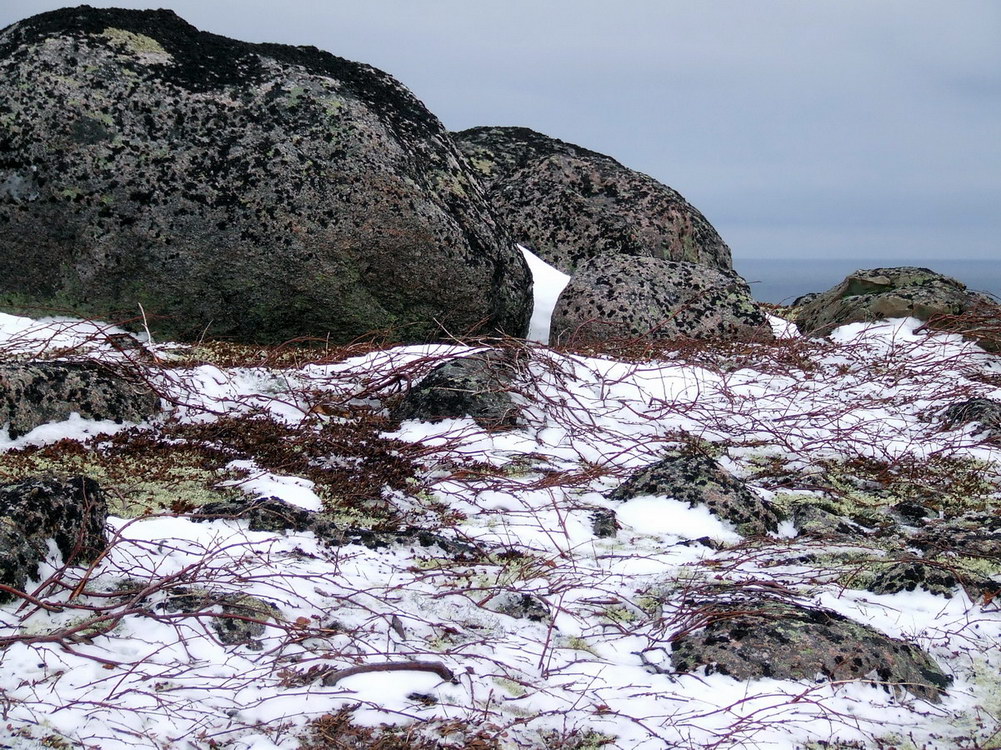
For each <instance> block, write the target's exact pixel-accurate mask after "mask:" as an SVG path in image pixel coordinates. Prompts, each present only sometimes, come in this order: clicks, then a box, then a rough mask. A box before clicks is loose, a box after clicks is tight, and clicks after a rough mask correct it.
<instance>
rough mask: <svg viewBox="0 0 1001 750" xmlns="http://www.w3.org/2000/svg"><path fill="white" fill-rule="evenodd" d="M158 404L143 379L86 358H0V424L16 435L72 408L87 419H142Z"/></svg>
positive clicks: (54, 419) (63, 415)
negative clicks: (23, 360)
mask: <svg viewBox="0 0 1001 750" xmlns="http://www.w3.org/2000/svg"><path fill="white" fill-rule="evenodd" d="M159 408H160V398H159V397H158V396H157V395H156V394H155V393H153V391H151V390H150V388H149V386H147V385H146V384H145V383H142V382H139V381H136V380H129V379H126V378H124V377H122V376H120V375H116V374H115V373H114V372H113V371H112V370H110V369H109V368H107V367H102V366H100V365H98V364H95V363H90V362H30V363H8V364H0V427H3V425H6V426H7V430H8V432H9V434H10V437H11V438H17V437H20V436H21V435H24V434H25V433H27V432H31V430H33V429H35V428H36V427H38V426H39V425H43V424H47V423H49V422H59V421H62V420H64V419H67V418H69V416H70V414H72V413H73V412H76V413H77V414H79V415H80V416H81V417H84V418H86V419H108V420H113V421H115V422H141V421H143V420H144V419H149V418H150V417H152V416H153V415H155V414H156V413H157V411H158V410H159Z"/></svg>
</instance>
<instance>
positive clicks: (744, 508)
mask: <svg viewBox="0 0 1001 750" xmlns="http://www.w3.org/2000/svg"><path fill="white" fill-rule="evenodd" d="M641 495H661V496H666V497H670V498H673V499H674V500H678V501H681V502H685V503H688V504H689V506H691V507H695V506H697V505H704V506H706V507H707V508H708V509H709V512H710V513H712V514H713V515H715V516H717V517H718V518H720V519H722V520H724V521H727V522H729V523H732V524H733V525H734V527H736V529H737V531H739V532H740V533H741V534H745V535H750V536H760V535H763V534H767V533H768V532H771V531H776V530H777V529H778V523H779V520H780V519H779V515H778V513H777V512H776V511H775V510H774V508H772V506H771V505H769V504H768V503H766V502H765V501H764V500H762V499H761V498H760V497H758V496H757V495H756V494H755V493H754V492H753V491H752V490H751V489H750V488H749V487H748V486H747V485H746V484H745V483H744V482H742V481H741V480H739V479H737V478H736V477H735V476H733V475H732V474H730V473H729V472H728V471H726V470H725V469H724V468H723V467H722V466H720V465H719V464H718V463H717V462H716V461H714V460H713V459H712V458H710V457H708V456H702V455H688V454H684V453H675V454H671V455H668V456H665V457H664V458H662V459H661V460H660V461H658V462H657V463H655V464H652V465H650V466H646V467H644V468H642V469H639V470H638V471H636V472H634V473H633V474H632V475H631V476H630V477H629V478H628V479H626V481H625V482H623V483H622V484H620V485H619V486H618V487H616V488H615V489H614V490H612V492H611V493H610V494H609V495H608V499H609V500H613V501H618V502H623V501H626V500H631V499H632V498H634V497H639V496H641Z"/></svg>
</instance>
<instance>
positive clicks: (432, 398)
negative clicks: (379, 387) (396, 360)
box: [390, 351, 520, 429]
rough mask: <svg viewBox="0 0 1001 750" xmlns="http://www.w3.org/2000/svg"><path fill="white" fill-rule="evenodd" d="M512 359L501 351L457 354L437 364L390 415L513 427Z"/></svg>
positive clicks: (515, 413)
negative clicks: (472, 421) (464, 419)
mask: <svg viewBox="0 0 1001 750" xmlns="http://www.w3.org/2000/svg"><path fill="white" fill-rule="evenodd" d="M513 379H514V362H513V360H512V358H511V355H510V354H508V353H506V352H503V351H488V352H481V353H479V354H473V355H470V356H468V357H457V358H456V359H453V360H449V361H448V362H445V363H443V364H441V365H438V366H437V367H436V368H435V369H433V370H432V371H431V372H430V373H428V375H427V376H426V377H425V378H424V379H423V380H421V381H420V382H419V383H417V384H416V385H415V386H413V387H412V388H411V389H410V390H409V391H407V393H406V394H405V395H404V396H403V398H402V399H400V401H399V402H397V403H396V404H394V405H393V407H392V409H390V415H391V416H392V417H393V419H398V420H404V419H418V420H421V421H423V422H440V421H441V420H443V419H455V418H459V417H472V418H473V419H474V420H476V423H477V424H479V425H480V426H482V427H486V428H492V429H496V428H504V427H514V426H516V425H517V424H518V418H519V414H520V409H519V407H518V405H517V404H516V403H515V402H514V399H513V398H512V397H511V387H512V382H513Z"/></svg>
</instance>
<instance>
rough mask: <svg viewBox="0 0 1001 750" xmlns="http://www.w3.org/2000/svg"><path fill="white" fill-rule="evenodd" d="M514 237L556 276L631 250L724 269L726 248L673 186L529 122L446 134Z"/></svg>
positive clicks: (727, 267) (727, 255)
mask: <svg viewBox="0 0 1001 750" xmlns="http://www.w3.org/2000/svg"><path fill="white" fill-rule="evenodd" d="M453 135H454V137H455V139H456V142H457V143H458V144H459V147H460V148H461V149H462V151H463V153H464V154H465V155H466V157H467V158H468V159H469V163H470V165H471V166H472V168H473V170H474V171H475V172H476V174H477V175H478V176H479V178H480V180H481V181H482V183H483V186H484V189H485V191H486V195H487V199H488V200H489V201H490V203H491V205H492V206H493V208H494V210H495V211H496V212H497V215H498V216H499V217H500V218H501V219H502V220H503V221H504V222H505V223H507V225H508V226H510V227H511V230H512V231H513V232H514V235H515V238H516V239H517V241H518V242H520V243H521V244H523V245H526V246H528V247H530V248H531V249H532V250H533V251H534V252H535V253H536V255H538V256H539V257H540V258H542V259H543V260H545V261H546V262H547V263H549V264H550V265H552V266H555V267H556V268H558V269H560V270H561V271H563V272H564V273H572V272H573V271H574V270H575V269H577V268H578V266H579V265H580V264H581V263H582V262H583V261H585V260H587V259H589V258H596V257H607V256H609V255H619V254H621V255H637V256H644V257H651V258H660V259H663V260H677V261H686V262H691V263H702V264H704V265H707V266H712V267H714V268H721V269H724V270H730V269H731V268H732V263H731V259H730V248H729V247H727V245H726V243H725V242H723V240H722V239H721V238H720V236H719V234H718V233H717V232H716V230H715V229H714V228H713V226H712V225H711V224H710V223H709V221H708V220H707V219H706V217H705V216H703V215H702V214H701V213H699V211H698V210H696V209H695V207H694V206H692V205H691V204H690V203H689V202H688V201H686V200H685V199H684V198H683V197H682V196H681V195H680V194H679V193H678V192H677V191H676V190H673V189H672V188H669V187H667V186H666V185H664V184H662V183H660V182H658V181H657V180H655V179H654V178H653V177H650V176H648V175H645V174H642V173H640V172H636V171H635V170H632V169H629V168H628V167H625V166H623V165H622V164H620V163H619V162H617V161H616V160H615V159H612V158H611V157H609V156H605V155H604V154H599V153H597V152H595V151H589V150H588V149H586V148H581V147H580V146H575V145H573V144H572V143H566V142H564V141H561V140H558V139H556V138H550V137H549V136H546V135H543V134H542V133H538V132H536V131H534V130H529V129H528V128H505V127H479V128H472V129H470V130H463V131H462V132H460V133H455V134H453Z"/></svg>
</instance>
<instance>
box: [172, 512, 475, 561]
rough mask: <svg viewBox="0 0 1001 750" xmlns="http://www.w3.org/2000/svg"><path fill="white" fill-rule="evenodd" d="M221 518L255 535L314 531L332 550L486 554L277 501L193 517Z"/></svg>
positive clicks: (422, 532) (416, 531) (422, 533)
mask: <svg viewBox="0 0 1001 750" xmlns="http://www.w3.org/2000/svg"><path fill="white" fill-rule="evenodd" d="M221 518H225V519H236V520H241V521H246V522H247V523H248V525H249V527H250V529H251V531H275V532H277V531H283V532H284V531H294V532H303V531H311V532H313V533H314V534H315V535H316V538H317V539H318V540H319V541H320V542H322V543H323V544H326V545H328V546H330V547H342V546H346V545H350V544H358V545H361V546H363V547H368V548H369V549H385V548H387V547H390V546H391V545H396V544H403V545H410V546H412V547H415V546H418V547H438V548H439V549H441V550H442V551H443V552H445V553H446V554H449V555H452V556H454V557H456V558H459V557H461V558H476V559H480V558H482V557H483V555H484V554H485V553H484V551H483V550H480V549H478V548H476V547H474V546H473V545H471V544H467V543H465V542H459V541H455V540H454V539H449V538H448V537H446V536H443V535H442V534H437V533H435V532H433V531H429V530H428V529H421V528H417V527H413V526H408V527H406V528H403V529H399V530H374V529H364V528H358V527H353V526H352V527H349V526H344V525H343V524H340V523H338V522H337V521H335V520H334V519H333V518H331V515H330V514H329V513H326V512H314V511H311V510H306V509H305V508H300V507H298V506H295V505H292V504H291V503H287V502H285V501H284V500H279V499H278V498H276V497H268V498H252V497H246V498H239V499H236V500H220V501H218V502H212V503H205V504H204V505H202V506H201V507H200V508H198V509H197V510H195V511H194V513H192V515H191V520H192V521H212V520H217V519H221Z"/></svg>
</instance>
